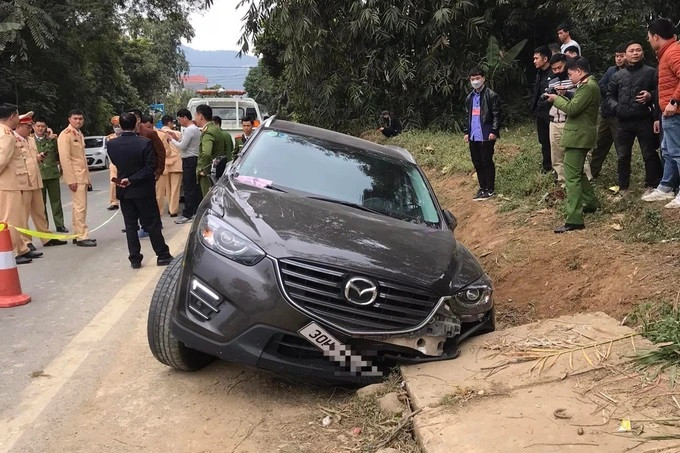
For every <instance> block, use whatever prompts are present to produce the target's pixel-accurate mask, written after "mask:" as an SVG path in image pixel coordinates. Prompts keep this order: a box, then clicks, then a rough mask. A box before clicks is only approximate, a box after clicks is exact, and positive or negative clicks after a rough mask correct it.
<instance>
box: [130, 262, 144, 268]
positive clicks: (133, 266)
mask: <svg viewBox="0 0 680 453" xmlns="http://www.w3.org/2000/svg"><path fill="white" fill-rule="evenodd" d="M130 267H131V268H133V269H139V268H140V267H142V263H141V261H140V262H139V263H130Z"/></svg>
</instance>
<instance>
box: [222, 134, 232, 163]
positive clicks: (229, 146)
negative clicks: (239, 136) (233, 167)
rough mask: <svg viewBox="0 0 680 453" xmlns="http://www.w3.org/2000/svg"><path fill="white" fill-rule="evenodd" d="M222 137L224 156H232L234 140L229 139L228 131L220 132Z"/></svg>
mask: <svg viewBox="0 0 680 453" xmlns="http://www.w3.org/2000/svg"><path fill="white" fill-rule="evenodd" d="M222 135H224V150H225V154H224V155H225V156H230V157H231V156H233V155H234V139H233V138H232V137H231V134H230V133H229V131H225V130H222Z"/></svg>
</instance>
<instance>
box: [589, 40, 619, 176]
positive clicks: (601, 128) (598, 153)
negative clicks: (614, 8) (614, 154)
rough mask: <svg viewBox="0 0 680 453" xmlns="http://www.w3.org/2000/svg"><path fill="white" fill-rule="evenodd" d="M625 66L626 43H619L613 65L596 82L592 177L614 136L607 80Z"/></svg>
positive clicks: (602, 160)
mask: <svg viewBox="0 0 680 453" xmlns="http://www.w3.org/2000/svg"><path fill="white" fill-rule="evenodd" d="M625 66H626V45H625V44H619V46H618V47H616V52H614V65H613V66H610V67H609V68H608V69H607V71H605V73H604V75H603V76H602V78H601V79H600V81H599V82H598V85H599V86H600V96H601V99H602V103H601V105H600V121H599V123H598V126H597V147H596V148H595V149H594V150H593V160H592V161H591V162H590V169H591V171H592V172H593V178H597V177H598V175H599V174H600V172H601V171H602V165H604V161H605V159H606V158H607V154H609V150H610V149H611V147H612V144H613V143H614V139H615V138H616V115H614V112H612V109H610V108H609V106H608V105H607V93H608V92H609V82H611V80H612V77H614V74H616V73H617V72H618V71H620V70H621V69H623V68H624V67H625Z"/></svg>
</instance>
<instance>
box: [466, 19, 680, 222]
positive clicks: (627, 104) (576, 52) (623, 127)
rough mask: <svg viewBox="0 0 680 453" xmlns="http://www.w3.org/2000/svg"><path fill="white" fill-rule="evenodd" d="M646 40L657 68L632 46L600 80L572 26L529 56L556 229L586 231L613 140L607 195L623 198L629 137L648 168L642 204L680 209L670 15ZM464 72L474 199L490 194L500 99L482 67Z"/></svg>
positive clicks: (623, 48)
mask: <svg viewBox="0 0 680 453" xmlns="http://www.w3.org/2000/svg"><path fill="white" fill-rule="evenodd" d="M647 35H648V36H647V40H648V42H649V44H650V45H651V47H652V48H653V49H654V51H655V52H656V55H657V58H658V60H659V65H658V68H653V67H650V66H648V65H646V64H645V63H644V46H643V43H642V42H640V41H635V40H632V41H629V42H627V43H625V44H621V45H619V46H618V47H617V48H616V49H615V51H614V65H613V66H611V67H610V68H608V69H607V70H606V72H605V73H604V75H603V76H602V78H601V79H600V81H599V82H597V81H596V80H595V78H594V77H593V76H592V73H591V68H590V64H589V63H588V61H587V60H586V59H585V58H584V57H582V56H581V45H580V44H579V43H577V42H576V41H575V40H574V39H573V38H572V37H571V33H570V29H569V26H568V25H565V24H562V25H560V26H559V27H558V29H557V38H558V39H559V41H560V44H557V43H553V44H550V45H546V46H541V47H539V48H537V49H536V50H535V51H534V55H533V61H534V65H535V67H536V69H537V74H536V80H535V84H534V89H533V97H532V104H531V111H532V114H533V116H534V117H535V119H536V132H537V135H538V142H539V143H540V145H541V155H542V157H541V167H542V170H543V172H544V173H552V174H553V175H554V177H555V183H556V184H558V185H559V186H561V187H562V188H564V189H565V190H566V211H567V215H566V222H565V224H564V225H561V226H559V227H558V228H556V229H555V232H556V233H564V232H568V231H573V230H580V229H583V228H585V223H584V218H583V215H584V213H586V214H587V213H590V212H595V211H596V210H598V209H600V203H599V201H598V199H597V197H596V195H595V192H594V190H593V187H592V186H591V184H590V181H591V180H592V179H593V178H597V177H599V176H600V174H601V172H602V167H603V164H604V162H605V160H606V158H607V155H608V154H609V150H610V149H611V146H612V144H613V145H614V148H615V150H616V157H617V180H618V185H617V186H615V187H613V188H612V189H613V190H614V191H615V192H616V193H617V194H618V195H619V196H626V194H627V192H628V191H629V189H630V183H631V159H632V152H633V144H634V142H635V139H637V141H638V144H639V146H640V150H641V153H642V159H643V161H644V169H645V170H644V171H645V178H644V180H645V191H644V194H643V195H642V200H644V201H646V202H655V201H666V202H667V204H666V205H665V208H668V209H678V208H680V194H679V193H678V189H679V187H678V186H679V185H680V115H678V114H677V108H678V103H680V44H678V42H677V36H676V29H675V26H674V25H673V23H672V22H671V21H669V20H667V19H663V18H660V19H656V20H654V21H653V22H652V23H651V24H649V26H648V33H647ZM469 76H470V84H471V86H472V91H471V93H470V95H469V96H468V97H467V99H466V103H465V107H466V111H467V113H468V117H467V122H466V123H465V126H464V133H465V135H464V140H465V141H466V142H467V143H469V147H470V155H471V158H472V162H473V164H474V167H475V170H476V172H477V178H478V181H479V191H478V192H477V194H476V195H475V196H474V200H477V201H481V200H487V199H489V198H493V197H494V196H495V187H494V184H495V166H494V162H493V154H494V145H495V142H496V140H497V139H498V137H499V131H500V124H501V104H500V100H499V98H498V94H496V93H495V92H494V91H492V90H491V89H490V88H488V87H487V86H486V83H485V82H486V80H485V78H484V72H483V71H482V70H480V69H478V68H475V69H473V70H471V71H470V73H469ZM659 148H661V155H659Z"/></svg>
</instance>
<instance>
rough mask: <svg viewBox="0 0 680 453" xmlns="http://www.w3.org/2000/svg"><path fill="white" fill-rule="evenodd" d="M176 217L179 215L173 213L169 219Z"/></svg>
mask: <svg viewBox="0 0 680 453" xmlns="http://www.w3.org/2000/svg"><path fill="white" fill-rule="evenodd" d="M178 215H179V214H177V213H174V214H170V217H177V216H178Z"/></svg>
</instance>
